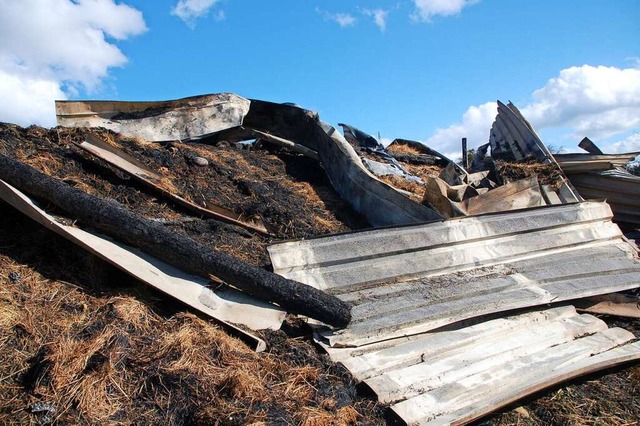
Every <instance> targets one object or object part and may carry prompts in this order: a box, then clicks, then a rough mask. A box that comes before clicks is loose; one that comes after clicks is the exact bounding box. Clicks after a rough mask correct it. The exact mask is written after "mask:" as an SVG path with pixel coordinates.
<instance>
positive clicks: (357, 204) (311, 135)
mask: <svg viewBox="0 0 640 426" xmlns="http://www.w3.org/2000/svg"><path fill="white" fill-rule="evenodd" d="M56 111H57V117H58V123H59V124H60V125H63V126H84V127H106V128H109V129H112V130H115V131H119V132H122V133H124V134H125V135H128V136H137V137H142V138H145V139H147V140H150V141H167V140H176V139H179V140H183V141H189V140H202V141H206V140H207V139H208V138H209V139H212V140H215V139H219V138H220V137H225V136H227V135H233V136H234V137H236V138H246V137H247V135H251V136H249V137H253V133H252V132H253V131H259V132H264V133H266V134H268V135H270V136H272V138H269V137H265V139H266V140H267V141H271V139H273V137H275V138H277V139H278V140H280V142H281V143H284V144H290V145H291V146H297V145H300V146H302V147H304V148H306V149H308V150H311V151H313V152H315V153H316V154H317V157H318V158H319V159H320V160H321V162H322V164H323V166H324V168H325V170H326V172H327V175H328V177H329V179H330V180H331V183H332V184H333V186H334V188H335V189H336V191H337V192H338V193H339V194H340V195H341V197H342V198H343V199H345V200H347V201H348V202H349V203H351V205H352V206H353V208H354V210H356V211H357V212H359V213H361V214H362V215H363V216H365V217H366V219H367V220H368V221H369V222H370V223H371V225H373V226H386V225H397V224H411V223H420V222H424V221H429V220H437V219H440V218H441V217H442V216H440V215H439V214H438V213H436V212H435V211H434V210H432V209H431V208H429V207H428V206H425V205H422V204H419V203H416V202H414V201H412V200H410V199H409V198H407V197H405V196H404V195H403V194H401V193H400V192H398V191H396V190H395V189H394V188H392V187H390V186H389V185H387V184H385V183H384V182H381V181H380V180H378V179H377V178H376V177H375V176H374V175H372V174H371V173H370V172H369V171H368V170H367V169H366V168H365V167H364V165H363V164H362V161H361V160H360V158H359V157H358V156H357V155H356V153H355V151H354V150H353V148H352V147H351V145H349V143H348V142H347V141H346V140H345V139H344V137H343V136H342V135H340V134H339V133H338V132H337V131H336V130H335V128H333V127H332V126H330V125H329V124H327V123H323V122H322V121H320V119H319V117H318V115H317V113H315V112H312V111H308V110H305V109H302V108H299V107H296V106H293V105H286V104H276V103H271V102H264V101H258V100H248V99H244V98H240V97H238V96H236V95H231V94H221V95H206V96H199V97H192V98H185V99H180V100H175V101H167V102H160V103H146V102H143V103H138V102H99V101H85V102H80V101H77V102H76V101H58V102H56Z"/></svg>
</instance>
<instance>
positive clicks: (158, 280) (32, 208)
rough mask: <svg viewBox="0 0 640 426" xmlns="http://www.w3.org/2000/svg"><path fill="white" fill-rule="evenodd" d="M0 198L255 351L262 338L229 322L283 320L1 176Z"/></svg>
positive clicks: (261, 324) (257, 325)
mask: <svg viewBox="0 0 640 426" xmlns="http://www.w3.org/2000/svg"><path fill="white" fill-rule="evenodd" d="M0 197H2V199H3V200H4V201H6V202H7V203H9V204H10V205H12V206H13V207H15V208H16V209H18V210H19V211H20V212H22V213H23V214H25V215H27V216H29V217H30V218H32V219H33V220H35V221H36V222H38V223H40V224H41V225H43V226H45V227H46V228H48V229H50V230H52V231H53V232H55V233H57V234H59V235H61V236H63V237H64V238H66V239H68V240H70V241H71V242H73V243H74V244H77V245H78V246H80V247H82V248H84V249H85V250H88V251H90V252H91V253H93V254H95V255H96V256H98V257H100V258H102V259H104V260H105V261H107V262H109V263H111V264H112V265H114V266H115V267H117V268H119V269H121V270H122V271H124V272H126V273H127V274H130V275H131V276H133V277H135V278H137V279H139V280H141V281H142V282H144V283H146V284H148V285H150V286H152V287H154V288H156V289H158V290H160V291H162V292H163V293H166V294H168V295H170V296H172V297H174V298H176V299H178V300H180V301H181V302H183V303H185V304H186V305H188V306H191V307H192V308H194V309H196V310H198V311H200V312H202V313H204V314H205V315H208V316H210V317H212V318H214V319H217V320H218V321H220V322H222V323H224V324H225V325H226V326H227V327H230V328H232V329H234V330H236V332H237V333H239V334H241V335H243V336H245V338H247V339H250V340H251V341H253V342H254V343H253V344H254V347H255V349H256V350H264V349H265V348H266V344H265V343H264V341H263V340H261V339H259V338H258V337H256V336H254V335H252V334H249V333H247V332H245V331H243V330H241V329H239V328H237V327H235V326H233V325H231V323H235V324H242V325H245V326H247V327H249V328H252V329H262V328H271V329H274V330H276V329H278V328H280V325H281V324H282V321H283V320H284V315H285V313H284V312H283V311H280V310H279V309H277V308H275V307H274V306H272V305H269V304H266V303H263V302H260V301H258V300H257V299H255V298H253V297H250V296H247V295H245V294H243V293H240V292H236V291H232V290H228V291H224V292H218V291H216V292H214V291H212V290H210V289H209V288H208V287H207V285H208V283H209V281H208V280H205V279H202V278H199V277H195V276H193V275H189V274H186V273H184V272H183V271H180V270H178V269H177V268H174V267H172V266H170V265H168V264H166V263H164V262H161V261H159V260H157V259H154V258H152V257H151V256H148V255H145V254H144V253H142V252H141V251H139V250H136V249H133V248H131V247H129V246H126V245H124V244H120V243H116V242H114V241H112V240H107V239H105V238H103V237H100V236H98V235H95V234H92V233H89V232H86V231H83V230H81V229H79V228H74V227H70V226H66V225H63V224H61V223H59V222H58V221H56V220H55V218H53V217H52V216H49V215H48V214H47V213H45V212H44V211H43V210H41V209H40V208H38V207H37V206H36V205H35V204H34V203H33V202H32V201H31V199H30V198H28V197H27V196H26V195H24V194H23V193H21V192H20V191H18V190H17V189H15V188H13V187H12V186H11V185H9V184H7V183H5V182H4V181H0Z"/></svg>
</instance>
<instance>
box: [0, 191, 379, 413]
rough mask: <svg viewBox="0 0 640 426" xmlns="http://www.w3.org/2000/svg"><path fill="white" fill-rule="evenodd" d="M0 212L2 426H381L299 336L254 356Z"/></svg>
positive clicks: (272, 337)
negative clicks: (362, 423) (45, 408)
mask: <svg viewBox="0 0 640 426" xmlns="http://www.w3.org/2000/svg"><path fill="white" fill-rule="evenodd" d="M0 213H1V215H0V218H2V219H1V220H0V395H1V397H0V424H37V423H40V424H46V423H50V422H54V423H57V424H123V425H124V424H176V425H178V424H207V425H209V424H248V423H259V422H262V423H263V424H310V425H314V424H335V425H346V424H355V423H356V422H360V421H365V422H367V423H370V424H379V423H380V422H381V416H380V410H379V409H378V408H377V407H376V405H375V403H373V402H372V401H368V400H364V399H358V398H356V396H355V388H354V385H353V383H352V382H351V381H350V379H349V377H348V375H347V374H346V373H345V372H344V371H343V370H341V369H339V368H338V367H337V366H334V365H332V364H331V363H330V362H329V361H328V360H327V359H326V358H325V357H323V356H320V355H319V354H318V353H317V351H316V349H315V348H314V347H313V346H312V345H311V344H310V343H309V340H308V338H307V337H300V338H296V339H290V338H288V337H287V336H286V334H285V333H284V332H282V331H278V332H269V333H265V334H264V336H263V337H265V338H266V339H267V341H268V342H269V343H270V350H269V351H268V352H267V353H262V354H257V353H255V352H253V351H252V350H251V349H249V348H248V347H247V346H246V345H245V344H244V343H243V342H241V341H239V340H237V339H235V338H233V337H231V336H229V335H228V334H227V333H226V332H225V331H224V330H222V329H221V328H220V327H219V326H217V325H215V324H213V323H212V322H210V321H207V320H205V319H202V318H200V317H198V316H196V315H194V314H192V313H188V312H185V309H184V308H182V307H181V306H174V303H172V302H170V301H168V300H165V299H164V298H163V297H162V296H160V295H158V294H156V293H154V292H152V291H151V290H149V289H146V288H144V287H141V286H140V285H139V284H138V283H137V282H135V281H133V280H131V279H129V278H128V277H126V276H124V275H123V274H121V273H120V272H119V271H117V270H115V269H112V268H111V267H110V266H109V265H106V264H104V263H102V262H101V261H100V260H98V259H96V258H94V257H92V256H91V255H89V254H87V253H86V252H83V251H82V250H80V249H78V248H77V247H75V246H73V245H71V244H70V243H68V242H67V241H65V240H63V239H61V238H59V237H57V236H55V235H53V234H50V233H49V231H47V230H45V229H43V228H41V227H40V226H39V225H37V224H35V222H31V221H30V220H28V219H26V218H23V217H21V216H20V215H19V214H16V213H15V212H14V211H13V210H12V208H10V207H8V206H7V205H5V204H3V203H0ZM60 265H65V267H64V268H62V267H61V266H60ZM39 404H40V405H42V404H48V406H49V407H53V408H55V411H40V412H37V411H38V410H37V407H38V405H39Z"/></svg>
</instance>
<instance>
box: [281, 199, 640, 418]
mask: <svg viewBox="0 0 640 426" xmlns="http://www.w3.org/2000/svg"><path fill="white" fill-rule="evenodd" d="M611 217H612V213H611V210H610V209H609V207H608V206H607V204H606V203H604V202H582V203H576V204H569V205H558V206H552V207H543V208H536V209H527V210H520V211H517V212H503V213H499V214H489V215H483V216H475V217H467V218H458V219H449V220H445V221H441V222H436V223H430V224H425V225H420V226H406V227H398V228H387V229H380V230H371V231H363V232H355V233H350V234H343V235H336V236H328V237H321V238H317V239H313V240H306V241H296V242H288V243H282V244H276V245H273V246H270V247H269V253H270V255H271V259H272V263H273V265H274V270H275V271H276V272H277V273H279V274H281V275H283V276H285V277H288V278H290V279H294V280H298V281H301V282H304V283H307V284H309V285H312V286H315V287H318V288H320V289H323V290H324V291H326V292H329V293H330V294H334V295H336V296H337V297H338V298H340V299H341V300H343V301H345V302H348V303H351V304H352V306H353V308H352V322H351V323H350V324H349V325H348V326H347V327H346V328H345V329H343V330H338V331H335V330H327V329H324V328H319V329H318V330H317V331H318V335H317V340H318V342H319V343H320V344H321V345H322V346H323V347H324V348H325V350H326V351H327V352H328V353H329V355H330V356H331V358H332V359H333V360H334V361H336V362H341V363H342V364H343V365H344V366H345V367H347V369H348V370H349V371H351V372H352V373H353V374H354V376H355V377H356V379H357V380H359V381H363V383H364V385H365V386H366V387H368V388H369V389H370V390H371V391H373V393H374V394H375V395H376V396H377V397H378V399H379V400H380V401H381V402H384V403H389V404H392V405H391V410H392V411H393V413H394V415H395V416H396V417H397V418H399V419H401V420H402V421H403V422H404V423H405V424H465V423H467V422H469V421H472V420H474V419H477V418H479V417H481V416H483V415H485V414H487V413H489V412H491V411H493V410H495V409H497V408H499V407H502V406H505V405H507V404H509V403H512V402H513V401H515V400H517V399H520V398H522V397H524V396H526V395H530V394H532V393H535V392H537V391H539V390H540V389H544V388H546V387H549V386H552V385H554V384H557V383H559V382H562V381H565V380H568V379H570V378H574V377H577V376H580V375H584V374H586V373H588V372H592V371H598V370H600V369H603V368H607V367H609V366H613V365H618V364H620V363H624V362H628V361H631V360H637V359H640V343H638V341H637V340H636V337H635V336H634V335H633V334H632V333H629V332H627V331H625V330H622V329H619V328H612V329H609V328H607V326H606V324H604V323H603V322H602V321H600V320H598V319H596V318H594V317H592V316H589V315H577V314H576V312H575V309H574V308H573V307H563V308H557V309H550V310H549V309H543V310H540V311H533V312H529V313H525V314H521V315H516V316H514V317H503V315H505V314H506V313H507V312H508V311H512V312H513V311H514V310H518V309H532V308H533V309H536V307H537V306H541V305H547V304H550V303H558V302H563V301H569V300H573V299H576V298H583V297H587V296H592V295H597V294H606V293H611V292H616V291H622V290H627V289H632V288H637V287H638V286H639V285H640V281H639V279H640V261H639V260H638V256H637V252H636V251H635V250H634V249H633V248H632V247H631V246H630V245H629V244H627V243H626V242H625V241H623V239H622V234H621V232H620V230H619V228H618V227H617V226H616V225H615V224H613V223H612V222H611ZM445 326H446V328H443V327H445ZM438 329H440V330H438Z"/></svg>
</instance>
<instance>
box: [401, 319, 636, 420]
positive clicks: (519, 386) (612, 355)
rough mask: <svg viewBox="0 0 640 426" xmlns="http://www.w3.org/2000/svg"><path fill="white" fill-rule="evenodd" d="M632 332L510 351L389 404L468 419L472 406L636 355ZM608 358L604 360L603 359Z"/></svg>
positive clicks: (414, 412)
mask: <svg viewBox="0 0 640 426" xmlns="http://www.w3.org/2000/svg"><path fill="white" fill-rule="evenodd" d="M633 340H635V336H634V335H633V334H631V333H629V332H628V331H626V330H622V329H619V328H613V329H608V330H605V331H602V332H599V333H596V334H593V335H590V336H587V337H584V338H580V339H576V340H570V341H568V342H566V343H563V344H560V345H557V346H555V347H553V348H550V349H546V350H541V351H537V352H534V353H532V354H529V355H525V356H522V357H515V358H512V359H510V360H509V362H505V363H503V364H501V365H500V368H495V367H494V368H490V369H488V370H483V371H480V372H477V373H474V374H471V375H469V376H467V377H464V378H461V379H458V380H456V381H455V382H453V383H448V384H446V385H444V386H441V387H437V388H433V389H431V390H428V391H426V392H424V393H421V394H419V395H417V396H415V397H413V398H409V399H407V400H405V401H402V402H399V403H397V404H395V405H393V406H392V407H391V409H392V410H393V411H394V412H395V413H396V414H397V415H398V416H399V417H400V418H402V420H403V421H404V422H406V423H407V424H412V425H414V424H415V425H427V424H428V425H437V424H451V423H453V422H456V423H459V422H461V421H470V420H473V418H475V417H477V415H474V412H476V411H480V412H483V411H484V412H487V411H488V409H491V410H494V409H496V408H498V407H500V406H502V405H504V404H505V403H508V402H510V401H512V400H513V398H514V395H516V396H520V397H521V395H523V394H524V395H526V394H530V393H531V392H532V390H533V391H535V390H537V389H538V388H539V387H542V388H544V387H546V386H550V385H552V384H554V383H558V381H562V380H566V378H567V377H572V376H574V375H579V374H584V371H588V370H590V369H591V368H596V369H598V368H603V366H602V364H605V365H610V364H609V362H611V361H613V362H616V360H617V359H619V358H622V359H623V360H629V359H634V358H635V359H638V358H640V344H638V343H631V344H629V345H626V346H622V347H621V348H620V347H619V346H621V345H625V344H626V343H628V342H631V341H633ZM605 361H608V362H605Z"/></svg>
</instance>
